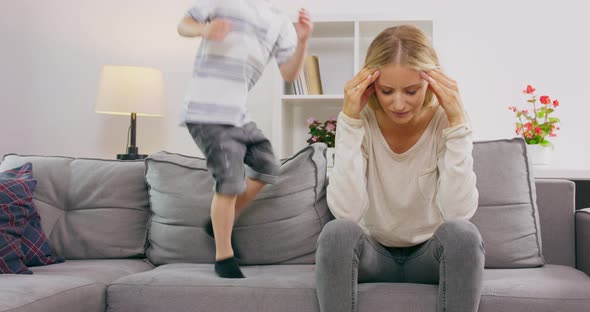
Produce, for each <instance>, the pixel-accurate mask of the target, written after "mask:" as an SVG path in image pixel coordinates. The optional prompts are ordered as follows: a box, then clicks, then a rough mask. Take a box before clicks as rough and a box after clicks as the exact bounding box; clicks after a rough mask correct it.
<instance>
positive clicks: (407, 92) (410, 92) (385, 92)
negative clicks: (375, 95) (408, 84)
mask: <svg viewBox="0 0 590 312" xmlns="http://www.w3.org/2000/svg"><path fill="white" fill-rule="evenodd" d="M405 92H406V94H408V95H415V94H416V93H417V92H418V90H409V91H405ZM381 93H383V95H390V94H392V93H393V91H391V90H384V89H382V90H381Z"/></svg>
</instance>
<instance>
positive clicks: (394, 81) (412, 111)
mask: <svg viewBox="0 0 590 312" xmlns="http://www.w3.org/2000/svg"><path fill="white" fill-rule="evenodd" d="M379 71H380V72H381V73H380V75H379V78H378V79H377V81H375V92H376V94H377V99H378V100H379V105H380V106H381V108H382V109H383V112H384V113H385V115H386V116H387V117H388V118H389V119H390V120H391V121H392V122H393V123H395V124H397V125H406V124H408V123H410V122H411V121H413V120H414V119H415V118H416V116H417V115H418V114H419V112H420V111H421V109H422V106H423V103H424V98H425V96H426V90H427V89H428V85H427V84H426V81H424V80H423V79H422V77H420V73H419V72H418V71H417V70H415V69H411V68H409V67H407V66H404V65H399V64H388V65H386V66H384V67H382V68H381V69H380V70H379Z"/></svg>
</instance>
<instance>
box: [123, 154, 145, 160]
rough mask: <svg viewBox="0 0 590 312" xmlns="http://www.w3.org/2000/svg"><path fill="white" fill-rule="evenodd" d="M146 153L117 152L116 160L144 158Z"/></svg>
mask: <svg viewBox="0 0 590 312" xmlns="http://www.w3.org/2000/svg"><path fill="white" fill-rule="evenodd" d="M146 157H147V155H144V154H117V159H118V160H137V159H145V158H146Z"/></svg>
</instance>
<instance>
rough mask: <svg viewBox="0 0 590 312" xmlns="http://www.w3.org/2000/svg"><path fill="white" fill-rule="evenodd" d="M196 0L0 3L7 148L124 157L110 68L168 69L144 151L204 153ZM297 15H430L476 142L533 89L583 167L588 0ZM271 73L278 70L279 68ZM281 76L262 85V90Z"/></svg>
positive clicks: (568, 152)
mask: <svg viewBox="0 0 590 312" xmlns="http://www.w3.org/2000/svg"><path fill="white" fill-rule="evenodd" d="M191 2H192V0H179V1H161V0H126V1H116V0H102V1H79V0H78V1H74V0H53V1H35V0H20V1H9V0H3V1H0V45H1V46H0V69H1V71H0V154H5V153H9V152H17V153H26V154H44V155H49V154H51V155H72V156H84V157H107V158H112V157H113V155H114V154H117V153H122V152H124V147H125V139H126V131H127V127H128V124H129V121H128V120H127V118H124V117H120V116H108V115H98V114H95V113H94V110H93V107H94V101H95V98H96V90H97V85H98V76H99V71H100V68H101V66H102V65H103V64H126V65H138V66H151V67H156V68H159V69H161V70H162V71H163V73H164V79H165V90H166V94H167V100H168V106H167V109H166V111H167V114H166V116H165V117H163V118H147V117H144V118H140V119H139V125H138V127H139V129H138V146H139V148H140V151H141V152H143V153H152V152H155V151H158V150H161V149H166V150H169V151H174V152H180V153H187V154H198V151H197V149H196V147H195V146H194V143H193V142H192V140H191V138H190V137H189V135H188V133H187V132H186V130H185V129H183V128H179V127H178V126H177V116H178V112H179V109H180V103H181V101H182V96H183V94H184V89H185V86H186V83H187V81H188V78H189V77H190V70H191V67H192V61H193V56H194V52H195V51H196V45H197V41H196V40H187V39H183V38H180V37H179V36H178V35H177V34H176V24H177V22H178V20H179V18H180V17H181V16H182V14H183V13H184V11H185V9H186V8H187V7H188V6H190V4H191ZM274 2H275V4H276V5H277V6H279V7H280V8H282V9H283V10H285V11H286V12H288V13H289V14H290V15H291V16H295V13H296V11H297V8H298V7H300V6H305V7H307V8H308V9H309V10H310V11H311V12H312V14H313V15H315V16H335V17H337V16H344V17H355V18H375V17H377V18H383V19H408V20H411V19H432V20H434V23H435V26H434V33H435V35H434V37H435V38H434V43H435V47H436V48H437V51H438V53H439V56H440V58H441V61H442V64H443V67H444V68H445V69H446V70H447V72H448V74H449V75H451V76H452V77H454V78H455V79H456V80H458V81H459V83H460V88H461V91H462V95H463V100H464V103H465V105H466V107H467V109H468V110H469V112H470V114H471V118H472V121H473V125H474V128H475V133H476V139H493V138H505V137H512V136H513V131H514V129H513V128H514V126H513V123H514V119H513V116H512V115H511V113H510V112H509V111H508V110H507V109H506V107H507V106H509V105H520V104H521V103H524V100H525V98H524V97H523V96H522V94H521V92H520V90H521V89H522V88H524V86H526V84H528V83H530V84H533V85H534V86H535V87H536V88H537V90H538V91H540V92H541V93H547V94H549V95H551V96H553V97H556V98H558V99H559V100H560V102H561V105H562V106H561V107H560V108H559V111H558V115H556V116H557V117H560V118H561V119H562V127H561V128H562V131H561V134H560V137H558V138H557V140H555V145H556V153H555V159H554V163H555V165H556V166H564V167H573V168H576V167H585V168H589V167H590V163H588V164H587V161H586V160H587V159H586V154H587V153H588V152H589V151H590V147H588V146H587V145H586V142H587V140H585V139H584V135H585V134H586V131H585V129H586V125H587V121H586V120H587V118H586V115H590V106H588V105H586V101H587V100H586V98H587V97H588V96H587V95H586V94H585V93H583V92H582V91H583V90H584V89H585V88H586V86H587V84H588V83H589V82H590V80H589V79H588V78H587V75H588V73H589V72H590V61H589V59H588V55H590V41H589V40H587V36H588V30H590V19H588V18H587V16H586V12H588V11H589V8H590V5H587V4H585V3H584V2H583V1H572V0H567V1H549V0H543V1H506V0H500V1H486V2H483V1H470V0H455V1H436V0H428V1H427V0H424V1H404V2H402V1H396V2H393V1H391V0H364V1H351V0H321V1H318V0H298V1H293V0H274ZM268 70H276V68H269V69H268ZM275 83H276V82H275V81H264V82H263V83H262V85H263V86H269V85H271V86H272V85H274V84H275ZM271 98H272V94H269V92H268V88H264V87H261V86H260V85H259V86H258V88H256V89H255V90H254V91H253V94H252V97H251V99H250V102H251V104H256V105H251V107H250V110H251V112H252V116H253V118H254V119H255V120H257V121H258V123H259V125H260V126H261V128H262V129H263V131H264V132H265V133H266V134H267V135H268V136H269V137H272V133H271V130H272V126H271V125H272V114H270V113H269V112H270V111H271V110H272V105H278V103H272V101H271V100H270V99H271Z"/></svg>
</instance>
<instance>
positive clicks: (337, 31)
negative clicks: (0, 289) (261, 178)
mask: <svg viewBox="0 0 590 312" xmlns="http://www.w3.org/2000/svg"><path fill="white" fill-rule="evenodd" d="M402 24H413V25H416V26H418V27H420V28H421V29H422V30H424V31H425V32H426V33H427V34H428V36H429V37H430V38H433V22H432V21H423V20H420V21H399V20H398V21H393V20H392V21H386V20H337V19H317V18H316V21H314V32H313V37H312V38H311V39H310V44H309V50H308V54H310V55H317V56H318V58H319V65H320V77H321V81H322V87H323V92H324V95H293V94H289V92H292V88H288V87H287V86H286V85H285V84H281V85H280V86H279V88H280V90H281V91H280V92H279V98H280V105H275V106H274V107H275V112H274V114H273V115H274V118H273V137H272V138H273V145H274V146H275V149H277V152H278V154H279V156H280V157H281V158H285V157H289V156H291V155H293V154H294V153H296V152H297V151H298V150H300V149H301V148H303V147H305V146H306V145H307V142H306V141H307V139H308V138H309V135H308V134H307V133H308V127H307V123H306V120H307V119H308V118H309V117H314V118H316V119H318V120H321V121H323V120H326V119H328V118H329V117H331V116H333V117H336V116H337V115H338V113H339V112H340V110H341V109H342V102H343V99H344V95H343V88H344V84H345V83H346V81H348V80H349V79H351V78H352V77H353V76H354V75H355V73H357V72H358V71H359V70H360V69H361V68H362V66H363V64H364V58H365V54H366V51H367V49H368V47H369V44H370V43H371V41H372V40H373V39H374V38H375V37H376V36H377V35H378V34H379V33H380V32H381V31H382V30H384V29H386V28H388V27H392V26H397V25H402ZM279 80H280V78H279Z"/></svg>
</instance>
